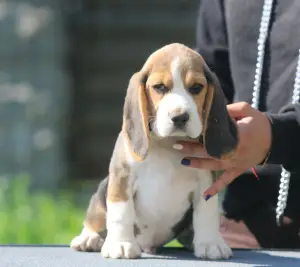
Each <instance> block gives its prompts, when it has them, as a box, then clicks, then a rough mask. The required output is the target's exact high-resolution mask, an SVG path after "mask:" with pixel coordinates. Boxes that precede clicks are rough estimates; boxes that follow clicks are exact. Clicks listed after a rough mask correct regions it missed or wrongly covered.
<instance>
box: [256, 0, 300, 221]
mask: <svg viewBox="0 0 300 267" xmlns="http://www.w3.org/2000/svg"><path fill="white" fill-rule="evenodd" d="M272 8H273V0H265V1H264V6H263V11H262V17H261V22H260V27H259V37H258V40H257V50H258V52H257V61H256V69H255V76H254V84H253V93H252V104H251V106H252V107H253V108H256V109H258V105H259V96H260V86H261V79H262V72H263V63H264V55H265V44H266V40H267V37H268V34H269V33H268V28H269V24H270V19H271V12H272ZM299 99H300V49H299V56H298V62H297V70H296V78H295V83H294V90H293V98H292V103H293V104H295V103H298V102H299ZM281 168H282V171H281V178H280V186H279V196H278V200H277V208H276V221H277V224H278V225H281V222H282V216H283V213H284V210H285V208H286V204H287V198H288V191H289V183H290V176H291V175H290V173H289V172H288V171H287V170H285V169H284V168H283V167H281Z"/></svg>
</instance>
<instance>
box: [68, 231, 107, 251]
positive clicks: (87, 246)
mask: <svg viewBox="0 0 300 267" xmlns="http://www.w3.org/2000/svg"><path fill="white" fill-rule="evenodd" d="M103 243H104V240H103V238H102V237H101V236H100V235H99V234H97V233H89V234H87V233H81V234H80V235H79V236H76V237H75V238H74V239H73V240H72V242H71V245H70V247H71V248H72V249H74V250H77V251H87V252H100V251H101V247H102V245H103Z"/></svg>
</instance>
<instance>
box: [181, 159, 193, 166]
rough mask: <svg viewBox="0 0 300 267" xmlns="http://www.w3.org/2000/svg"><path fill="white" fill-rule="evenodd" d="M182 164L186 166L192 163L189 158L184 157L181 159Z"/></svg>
mask: <svg viewBox="0 0 300 267" xmlns="http://www.w3.org/2000/svg"><path fill="white" fill-rule="evenodd" d="M181 164H182V165H184V166H189V165H190V164H191V161H190V160H189V159H183V160H182V161H181Z"/></svg>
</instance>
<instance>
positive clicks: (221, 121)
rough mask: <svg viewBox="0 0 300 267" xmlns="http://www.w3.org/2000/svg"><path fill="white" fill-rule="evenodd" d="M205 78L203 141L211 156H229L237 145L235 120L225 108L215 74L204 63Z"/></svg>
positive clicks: (224, 100) (224, 157)
mask: <svg viewBox="0 0 300 267" xmlns="http://www.w3.org/2000/svg"><path fill="white" fill-rule="evenodd" d="M204 74H205V76H206V80H207V84H208V86H207V94H206V98H205V102H204V112H203V114H204V118H203V120H204V130H203V134H202V135H203V143H204V146H205V148H206V150H207V152H208V154H209V155H210V156H212V157H215V158H218V159H226V158H229V157H231V156H232V155H233V154H234V152H235V150H236V148H237V145H238V131H237V126H236V124H235V122H234V121H233V120H232V118H231V117H230V116H229V114H228V112H227V109H226V99H225V96H224V93H223V91H222V89H221V86H220V83H219V80H218V78H217V77H216V75H215V74H214V73H213V72H211V71H210V69H209V68H208V66H207V65H204Z"/></svg>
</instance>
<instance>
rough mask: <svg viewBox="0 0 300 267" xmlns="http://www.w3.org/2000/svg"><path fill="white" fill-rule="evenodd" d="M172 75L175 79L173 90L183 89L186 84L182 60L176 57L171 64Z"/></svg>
mask: <svg viewBox="0 0 300 267" xmlns="http://www.w3.org/2000/svg"><path fill="white" fill-rule="evenodd" d="M171 74H172V78H173V89H179V88H180V89H183V90H184V83H183V80H182V75H181V68H180V58H179V57H176V58H175V59H174V60H173V61H172V63H171Z"/></svg>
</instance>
